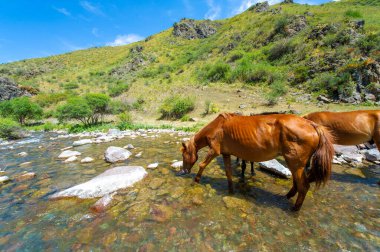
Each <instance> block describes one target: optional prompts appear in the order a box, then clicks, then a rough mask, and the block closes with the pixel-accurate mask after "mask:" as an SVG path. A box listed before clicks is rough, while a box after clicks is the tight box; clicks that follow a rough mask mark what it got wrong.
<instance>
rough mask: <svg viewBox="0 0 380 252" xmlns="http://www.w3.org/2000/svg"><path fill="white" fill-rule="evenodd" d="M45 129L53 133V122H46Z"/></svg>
mask: <svg viewBox="0 0 380 252" xmlns="http://www.w3.org/2000/svg"><path fill="white" fill-rule="evenodd" d="M43 128H44V131H45V132H48V131H52V130H53V129H54V124H53V123H51V122H45V124H44V126H43Z"/></svg>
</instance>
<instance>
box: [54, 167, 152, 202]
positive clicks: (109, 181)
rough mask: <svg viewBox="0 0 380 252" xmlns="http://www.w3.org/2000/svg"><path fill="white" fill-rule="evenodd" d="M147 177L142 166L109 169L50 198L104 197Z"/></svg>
mask: <svg viewBox="0 0 380 252" xmlns="http://www.w3.org/2000/svg"><path fill="white" fill-rule="evenodd" d="M146 175H147V172H146V171H145V169H144V168H143V167H141V166H120V167H115V168H112V169H109V170H107V171H105V172H103V173H102V174H99V175H98V176H96V177H95V178H93V179H91V180H89V181H87V182H85V183H82V184H79V185H76V186H73V187H70V188H68V189H66V190H63V191H61V192H58V193H55V194H53V195H52V196H50V198H51V199H55V198H65V197H78V198H81V199H86V198H97V197H103V196H104V195H107V194H108V195H110V194H112V193H113V192H116V191H117V190H120V189H123V188H127V187H130V186H132V185H133V184H134V183H136V182H138V181H140V180H142V179H143V178H144V177H145V176H146Z"/></svg>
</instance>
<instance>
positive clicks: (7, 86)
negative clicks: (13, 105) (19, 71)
mask: <svg viewBox="0 0 380 252" xmlns="http://www.w3.org/2000/svg"><path fill="white" fill-rule="evenodd" d="M20 96H31V94H30V93H29V92H28V91H26V90H25V89H22V88H21V87H19V86H18V85H17V84H16V83H15V82H14V81H12V80H11V79H8V78H5V77H0V101H4V100H10V99H13V98H16V97H20Z"/></svg>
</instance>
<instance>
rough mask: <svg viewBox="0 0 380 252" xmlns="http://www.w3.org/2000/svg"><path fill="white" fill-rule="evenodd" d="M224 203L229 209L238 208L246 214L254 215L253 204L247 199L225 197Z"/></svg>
mask: <svg viewBox="0 0 380 252" xmlns="http://www.w3.org/2000/svg"><path fill="white" fill-rule="evenodd" d="M223 202H224V204H225V205H226V207H227V208H238V209H240V211H242V212H244V213H253V209H252V203H250V202H249V201H247V200H245V199H239V198H235V197H232V196H225V197H223Z"/></svg>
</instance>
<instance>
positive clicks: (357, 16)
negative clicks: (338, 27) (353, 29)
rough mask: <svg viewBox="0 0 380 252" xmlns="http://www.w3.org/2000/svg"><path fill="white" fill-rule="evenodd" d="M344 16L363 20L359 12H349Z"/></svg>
mask: <svg viewBox="0 0 380 252" xmlns="http://www.w3.org/2000/svg"><path fill="white" fill-rule="evenodd" d="M344 15H345V16H346V17H350V18H361V17H362V14H361V13H360V12H359V11H357V10H347V11H346V12H345V13H344Z"/></svg>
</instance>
